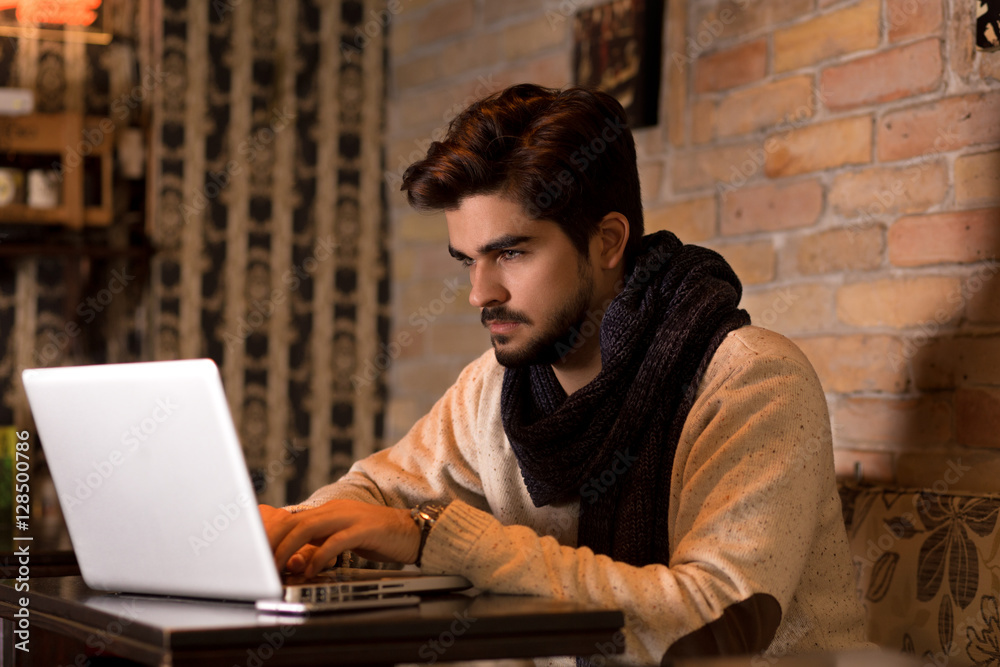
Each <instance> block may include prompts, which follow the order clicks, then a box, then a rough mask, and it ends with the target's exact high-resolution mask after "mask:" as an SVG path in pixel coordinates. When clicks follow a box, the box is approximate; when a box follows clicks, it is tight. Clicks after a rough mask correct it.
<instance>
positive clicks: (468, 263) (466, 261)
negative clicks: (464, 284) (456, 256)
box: [458, 257, 475, 269]
mask: <svg viewBox="0 0 1000 667" xmlns="http://www.w3.org/2000/svg"><path fill="white" fill-rule="evenodd" d="M458 261H459V262H460V263H461V264H462V267H463V268H466V269H471V268H472V265H473V264H475V262H474V261H473V259H472V258H471V257H466V258H464V259H460V260H458Z"/></svg>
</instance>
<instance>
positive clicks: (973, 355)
mask: <svg viewBox="0 0 1000 667" xmlns="http://www.w3.org/2000/svg"><path fill="white" fill-rule="evenodd" d="M903 354H904V359H906V360H912V365H913V381H914V383H915V384H916V387H917V388H918V389H921V390H930V389H952V388H955V387H957V386H959V385H961V384H986V385H1000V337H998V336H948V337H942V335H941V334H940V333H938V332H937V331H936V330H935V329H934V328H933V327H932V328H930V329H929V330H928V331H927V333H926V335H923V336H920V335H917V336H914V338H913V340H912V341H910V342H909V343H907V344H904V346H903Z"/></svg>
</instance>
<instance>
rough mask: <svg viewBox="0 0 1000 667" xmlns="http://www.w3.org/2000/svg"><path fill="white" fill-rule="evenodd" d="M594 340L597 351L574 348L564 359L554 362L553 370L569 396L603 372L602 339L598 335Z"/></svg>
mask: <svg viewBox="0 0 1000 667" xmlns="http://www.w3.org/2000/svg"><path fill="white" fill-rule="evenodd" d="M594 340H595V342H596V343H597V345H596V347H597V349H596V350H595V351H591V352H589V353H587V354H583V352H584V350H583V348H580V349H577V350H573V352H571V353H570V354H569V355H567V357H566V358H565V359H564V360H562V361H559V362H557V363H554V364H552V371H553V373H555V376H556V379H557V380H558V381H559V384H560V385H561V386H562V388H563V391H565V392H566V395H567V396H569V395H570V394H572V393H573V392H575V391H578V390H580V389H582V388H584V387H586V386H587V385H588V384H590V382H591V381H592V380H593V379H594V378H596V377H597V374H598V373H600V372H601V347H600V341H599V340H598V338H597V337H596V336H595V337H594ZM585 347H589V345H585Z"/></svg>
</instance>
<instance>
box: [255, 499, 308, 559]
mask: <svg viewBox="0 0 1000 667" xmlns="http://www.w3.org/2000/svg"><path fill="white" fill-rule="evenodd" d="M258 509H259V511H260V518H261V520H262V521H263V522H264V532H265V533H266V534H267V541H268V544H269V545H270V547H271V551H272V552H273V551H274V550H275V548H276V547H277V546H278V544H280V543H281V540H283V539H284V538H285V536H286V535H287V534H288V533H289V531H291V530H292V529H293V528H294V527H295V524H296V523H298V521H301V517H299V518H298V519H297V518H296V515H295V514H292V513H291V512H289V511H287V510H279V509H275V508H273V507H270V506H269V505H259V506H258Z"/></svg>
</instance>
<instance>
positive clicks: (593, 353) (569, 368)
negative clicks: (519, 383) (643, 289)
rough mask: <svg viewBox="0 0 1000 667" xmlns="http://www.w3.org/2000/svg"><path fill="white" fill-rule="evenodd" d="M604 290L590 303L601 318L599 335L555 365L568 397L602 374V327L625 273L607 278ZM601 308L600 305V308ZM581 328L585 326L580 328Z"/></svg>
mask: <svg viewBox="0 0 1000 667" xmlns="http://www.w3.org/2000/svg"><path fill="white" fill-rule="evenodd" d="M603 278H604V281H603V285H604V286H603V288H600V289H599V290H598V292H597V294H596V297H595V299H594V301H593V302H592V303H591V312H593V310H594V309H598V311H599V312H600V317H599V318H598V319H597V321H596V323H595V324H596V327H597V329H596V331H594V332H593V333H592V334H591V335H589V336H585V337H583V342H582V344H581V345H579V346H577V347H575V348H574V349H573V351H572V352H570V353H569V354H567V355H566V356H565V357H564V358H563V359H560V360H559V361H557V362H556V363H554V364H552V371H553V373H555V376H556V380H558V381H559V384H560V385H561V386H562V388H563V391H565V392H566V395H567V396H569V395H570V394H572V393H574V392H576V391H578V390H580V389H583V388H584V387H586V386H587V385H588V384H590V383H591V382H592V381H593V379H594V378H596V377H597V375H598V373H600V372H601V334H600V326H601V323H602V322H603V321H604V313H605V311H606V310H607V308H608V305H609V304H610V303H611V301H612V300H613V299H614V298H615V297H616V296H618V294H619V293H620V292H621V291H622V289H623V287H624V277H623V271H622V269H620V268H619V269H617V270H616V271H614V272H613V273H612V275H610V276H604V277H603ZM598 304H600V305H599V306H598ZM581 328H582V326H581Z"/></svg>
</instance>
